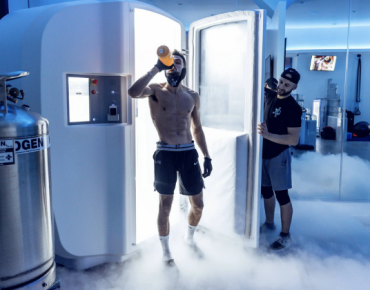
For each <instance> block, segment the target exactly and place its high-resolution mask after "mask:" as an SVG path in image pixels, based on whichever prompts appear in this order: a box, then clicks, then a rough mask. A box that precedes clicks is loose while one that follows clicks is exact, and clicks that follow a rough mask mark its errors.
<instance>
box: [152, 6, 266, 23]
mask: <svg viewBox="0 0 370 290" xmlns="http://www.w3.org/2000/svg"><path fill="white" fill-rule="evenodd" d="M145 2H149V1H145ZM150 2H152V3H153V5H154V6H157V7H159V8H161V9H162V10H165V11H167V12H168V13H170V14H171V15H173V16H174V17H176V18H177V19H179V20H180V21H181V22H182V23H183V24H184V26H185V29H186V30H188V29H189V26H190V24H191V23H192V22H194V21H196V20H199V19H202V18H205V17H209V16H211V15H216V14H221V13H226V12H232V11H236V10H251V9H259V7H258V6H257V5H256V4H255V3H254V2H253V1H252V0H238V1H236V0H150ZM179 4H182V5H179Z"/></svg>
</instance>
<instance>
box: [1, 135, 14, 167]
mask: <svg viewBox="0 0 370 290" xmlns="http://www.w3.org/2000/svg"><path fill="white" fill-rule="evenodd" d="M11 164H14V140H1V139H0V166H3V165H11Z"/></svg>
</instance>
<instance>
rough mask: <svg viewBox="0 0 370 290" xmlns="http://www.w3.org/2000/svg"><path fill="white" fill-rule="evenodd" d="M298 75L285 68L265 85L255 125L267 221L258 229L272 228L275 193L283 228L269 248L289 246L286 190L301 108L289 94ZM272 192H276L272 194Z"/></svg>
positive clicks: (289, 213)
mask: <svg viewBox="0 0 370 290" xmlns="http://www.w3.org/2000/svg"><path fill="white" fill-rule="evenodd" d="M299 80H300V74H299V73H298V72H297V71H296V70H295V69H292V68H289V69H287V70H285V71H284V72H283V73H282V74H281V77H280V79H279V82H278V84H277V87H276V92H275V91H274V90H273V89H274V86H276V80H275V81H273V80H272V79H270V80H268V82H267V83H266V84H265V109H264V122H263V123H261V124H259V125H258V133H259V134H261V135H262V137H263V151H262V187H261V193H262V196H263V198H264V206H265V213H266V221H265V223H264V224H263V225H262V226H261V232H268V231H273V230H275V228H276V227H275V224H274V211H275V195H276V199H277V201H278V202H279V204H280V213H281V224H282V229H281V232H280V235H279V236H278V238H277V239H276V240H275V241H274V242H273V243H272V244H271V245H270V246H269V250H273V251H281V250H284V249H286V248H288V247H289V246H290V243H291V238H290V233H289V230H290V224H291V222H292V216H293V207H292V204H291V201H290V198H289V194H288V189H291V188H292V172H291V153H290V148H289V146H295V145H297V144H298V141H299V134H300V131H301V116H302V108H301V107H300V106H299V105H298V103H297V102H296V101H295V100H294V99H293V97H292V96H291V92H292V91H293V90H295V89H297V85H298V82H299ZM274 192H275V195H274Z"/></svg>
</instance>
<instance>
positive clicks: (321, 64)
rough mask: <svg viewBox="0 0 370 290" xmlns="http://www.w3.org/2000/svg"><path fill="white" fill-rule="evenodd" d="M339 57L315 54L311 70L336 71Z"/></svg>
mask: <svg viewBox="0 0 370 290" xmlns="http://www.w3.org/2000/svg"><path fill="white" fill-rule="evenodd" d="M336 62H337V57H336V56H332V55H313V56H312V58H311V67H310V70H320V71H334V69H335V63H336Z"/></svg>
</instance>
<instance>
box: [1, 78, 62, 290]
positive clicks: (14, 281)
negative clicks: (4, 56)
mask: <svg viewBox="0 0 370 290" xmlns="http://www.w3.org/2000/svg"><path fill="white" fill-rule="evenodd" d="M27 75H28V72H14V73H8V74H5V75H0V289H3V290H5V289H8V288H9V289H29V290H31V289H32V290H33V289H59V288H54V287H53V285H54V282H55V279H56V277H55V263H54V248H53V224H52V211H51V201H50V164H49V162H50V161H49V150H50V149H49V147H50V140H49V126H48V121H47V120H46V119H45V118H43V117H42V116H40V115H39V114H36V113H33V112H30V111H28V107H27V106H22V107H18V106H15V105H8V104H7V100H12V101H14V100H15V99H14V98H13V97H14V96H15V95H14V94H13V96H11V95H10V96H8V94H7V91H6V81H7V80H11V79H15V78H19V77H23V76H27ZM51 287H53V288H51Z"/></svg>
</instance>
